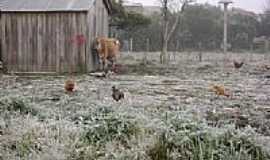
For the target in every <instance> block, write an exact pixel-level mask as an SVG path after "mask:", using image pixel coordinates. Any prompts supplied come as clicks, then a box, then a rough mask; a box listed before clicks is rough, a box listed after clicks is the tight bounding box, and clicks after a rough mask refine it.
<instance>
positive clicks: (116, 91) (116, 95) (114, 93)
mask: <svg viewBox="0 0 270 160" xmlns="http://www.w3.org/2000/svg"><path fill="white" fill-rule="evenodd" d="M112 97H113V99H114V100H115V101H117V102H118V101H120V100H121V99H124V98H125V96H124V93H123V92H121V91H120V90H119V89H117V88H116V87H115V86H113V87H112Z"/></svg>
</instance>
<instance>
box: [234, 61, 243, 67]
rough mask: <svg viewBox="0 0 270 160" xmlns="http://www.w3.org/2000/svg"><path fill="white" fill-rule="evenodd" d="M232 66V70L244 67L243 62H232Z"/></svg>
mask: <svg viewBox="0 0 270 160" xmlns="http://www.w3.org/2000/svg"><path fill="white" fill-rule="evenodd" d="M233 64H234V68H236V69H240V68H241V67H242V66H243V65H244V62H237V61H233Z"/></svg>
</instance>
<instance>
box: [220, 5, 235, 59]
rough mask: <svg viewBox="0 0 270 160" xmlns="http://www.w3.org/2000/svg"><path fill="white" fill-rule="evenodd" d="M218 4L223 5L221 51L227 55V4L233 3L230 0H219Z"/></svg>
mask: <svg viewBox="0 0 270 160" xmlns="http://www.w3.org/2000/svg"><path fill="white" fill-rule="evenodd" d="M219 3H220V4H223V5H224V35H223V52H224V54H225V55H227V51H228V48H227V47H228V44H227V39H228V38H227V36H228V6H229V4H231V3H233V2H232V1H231V0H221V1H219Z"/></svg>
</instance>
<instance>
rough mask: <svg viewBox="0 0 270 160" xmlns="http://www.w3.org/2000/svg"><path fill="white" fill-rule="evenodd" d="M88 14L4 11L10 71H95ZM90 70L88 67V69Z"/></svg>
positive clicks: (4, 47) (0, 29) (3, 39)
mask: <svg viewBox="0 0 270 160" xmlns="http://www.w3.org/2000/svg"><path fill="white" fill-rule="evenodd" d="M88 17H91V16H89V13H88V14H87V12H59V13H58V12H49V13H46V12H44V13H43V12H40V13H19V12H14V13H10V12H6V13H5V12H4V13H2V17H1V27H0V32H1V42H0V43H1V45H2V48H1V51H2V57H3V65H4V66H5V67H6V68H7V70H8V71H9V72H12V71H13V72H58V73H61V72H83V71H86V69H87V70H88V71H90V70H93V68H92V67H87V66H92V64H88V63H92V62H90V61H88V59H87V58H89V57H91V55H90V54H89V53H90V50H89V48H90V47H89V46H90V41H91V40H92V39H93V38H92V37H91V38H90V37H89V36H91V35H92V34H89V33H90V30H92V29H91V28H90V26H89V25H91V24H92V23H93V22H90V21H89V20H88ZM86 67H87V68H86Z"/></svg>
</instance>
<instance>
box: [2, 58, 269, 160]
mask: <svg viewBox="0 0 270 160" xmlns="http://www.w3.org/2000/svg"><path fill="white" fill-rule="evenodd" d="M145 56H146V57H147V59H144V57H145ZM227 57H228V58H227V60H225V61H224V59H223V56H222V54H219V53H204V54H203V60H202V62H199V61H198V58H197V53H176V57H175V58H173V56H172V57H171V62H170V65H165V66H160V65H159V63H158V58H159V55H158V54H157V53H148V54H147V55H145V54H144V53H123V54H122V56H121V59H120V61H118V63H119V64H121V65H118V72H119V73H117V74H112V75H110V76H109V77H107V78H98V77H94V76H90V75H88V74H86V75H79V76H76V77H74V79H75V81H76V87H75V92H74V93H66V92H65V91H64V86H63V85H64V82H65V80H66V79H68V78H69V76H42V77H41V76H32V77H26V76H20V77H19V76H13V75H2V76H1V84H0V88H1V90H0V96H1V97H0V111H1V112H0V160H1V159H5V160H9V159H17V158H18V157H20V158H23V159H61V160H62V159H76V160H77V159H142V160H144V159H145V160H148V159H149V160H163V159H196V160H197V159H198V160H199V159H209V160H210V159H224V160H227V159H240V160H242V159H243V160H246V159H260V160H264V159H269V155H267V153H270V70H269V69H268V68H267V66H266V65H267V64H268V65H269V61H270V59H269V58H268V57H267V56H265V55H256V54H250V53H242V54H229V55H228V56H227ZM233 60H238V61H244V62H245V65H244V66H243V67H242V68H241V69H238V70H237V69H235V68H234V67H233V63H232V61H233ZM113 85H115V86H117V87H118V88H120V90H122V91H123V92H124V93H125V99H124V100H123V101H121V102H115V101H113V99H112V96H111V94H112V93H111V88H112V86H113ZM211 85H223V86H224V87H225V89H226V92H228V93H229V94H230V95H231V96H230V97H224V96H218V95H216V94H215V93H214V92H213V91H211Z"/></svg>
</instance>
